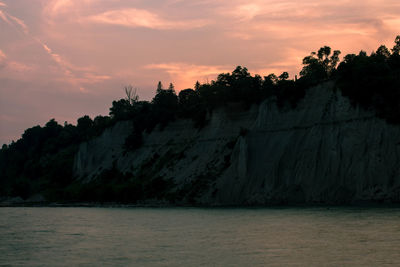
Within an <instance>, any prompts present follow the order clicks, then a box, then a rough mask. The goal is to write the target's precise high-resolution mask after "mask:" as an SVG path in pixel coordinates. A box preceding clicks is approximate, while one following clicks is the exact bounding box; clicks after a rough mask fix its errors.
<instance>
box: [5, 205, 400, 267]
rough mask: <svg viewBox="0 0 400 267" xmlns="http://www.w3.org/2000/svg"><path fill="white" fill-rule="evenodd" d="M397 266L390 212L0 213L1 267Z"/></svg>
mask: <svg viewBox="0 0 400 267" xmlns="http://www.w3.org/2000/svg"><path fill="white" fill-rule="evenodd" d="M288 265H290V266H385V265H393V266H400V209H395V208H379V209H378V208H375V209H359V208H330V209H327V208H286V209H197V208H159V209H158V208H0V266H288Z"/></svg>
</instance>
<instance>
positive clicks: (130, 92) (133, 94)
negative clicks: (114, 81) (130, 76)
mask: <svg viewBox="0 0 400 267" xmlns="http://www.w3.org/2000/svg"><path fill="white" fill-rule="evenodd" d="M124 90H125V94H126V100H128V102H129V104H131V105H133V104H134V103H136V102H137V101H139V95H138V94H137V88H133V86H132V85H127V86H125V87H124Z"/></svg>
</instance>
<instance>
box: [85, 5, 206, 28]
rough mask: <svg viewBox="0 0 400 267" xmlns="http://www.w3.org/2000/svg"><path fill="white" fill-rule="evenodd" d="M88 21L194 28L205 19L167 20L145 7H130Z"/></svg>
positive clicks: (134, 25) (153, 26) (135, 25)
mask: <svg viewBox="0 0 400 267" xmlns="http://www.w3.org/2000/svg"><path fill="white" fill-rule="evenodd" d="M87 21H90V22H95V23H103V24H112V25H120V26H126V27H133V28H137V27H144V28H150V29H160V30H167V29H192V28H199V27H203V26H205V25H206V24H207V22H206V21H205V20H185V21H176V20H167V19H163V18H161V17H160V16H158V15H157V14H155V13H152V12H149V11H147V10H143V9H136V8H129V9H119V10H111V11H106V12H103V13H100V14H97V15H94V16H90V17H89V18H87Z"/></svg>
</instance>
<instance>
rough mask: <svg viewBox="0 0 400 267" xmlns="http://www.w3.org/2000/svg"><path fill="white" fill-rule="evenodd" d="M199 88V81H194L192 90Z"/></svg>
mask: <svg viewBox="0 0 400 267" xmlns="http://www.w3.org/2000/svg"><path fill="white" fill-rule="evenodd" d="M199 88H200V83H199V81H196V83H195V85H194V90H196V91H199Z"/></svg>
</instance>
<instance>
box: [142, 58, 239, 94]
mask: <svg viewBox="0 0 400 267" xmlns="http://www.w3.org/2000/svg"><path fill="white" fill-rule="evenodd" d="M145 68H146V69H159V70H163V71H165V72H167V73H168V74H169V76H170V78H171V81H172V82H173V83H174V84H175V86H176V88H178V89H179V90H181V89H184V88H193V85H194V83H195V82H196V81H197V80H198V81H200V82H201V83H205V82H208V81H211V80H212V79H215V78H216V76H217V75H218V74H220V73H223V72H229V71H232V70H231V67H227V66H207V65H195V64H187V63H161V64H149V65H146V66H145Z"/></svg>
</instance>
